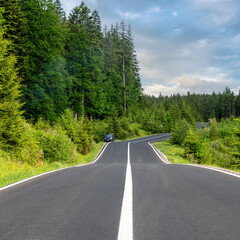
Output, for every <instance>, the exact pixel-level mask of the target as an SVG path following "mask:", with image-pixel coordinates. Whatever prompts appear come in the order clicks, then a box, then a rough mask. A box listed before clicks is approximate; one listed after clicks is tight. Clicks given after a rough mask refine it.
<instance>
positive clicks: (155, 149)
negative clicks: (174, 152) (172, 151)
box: [148, 142, 172, 164]
mask: <svg viewBox="0 0 240 240" xmlns="http://www.w3.org/2000/svg"><path fill="white" fill-rule="evenodd" d="M148 145H149V146H150V147H152V149H153V150H154V152H155V153H156V154H157V156H158V157H159V158H160V160H161V161H162V162H164V163H166V164H172V163H171V162H170V161H169V160H168V158H167V157H166V156H165V155H164V154H163V153H162V152H161V151H160V150H159V149H157V148H156V147H155V146H154V145H153V143H151V142H148Z"/></svg>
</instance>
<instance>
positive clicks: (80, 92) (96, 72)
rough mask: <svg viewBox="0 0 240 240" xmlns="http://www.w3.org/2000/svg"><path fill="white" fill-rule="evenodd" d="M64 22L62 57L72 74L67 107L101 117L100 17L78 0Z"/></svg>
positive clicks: (102, 96) (102, 102) (79, 112)
mask: <svg viewBox="0 0 240 240" xmlns="http://www.w3.org/2000/svg"><path fill="white" fill-rule="evenodd" d="M68 22H69V36H68V43H69V44H67V45H66V56H67V64H68V71H69V73H70V74H71V75H72V76H74V82H73V90H72V94H71V95H70V101H71V106H72V108H73V110H74V111H75V114H80V115H83V114H86V115H88V116H90V117H93V116H95V117H96V116H101V115H102V114H103V113H104V108H105V100H104V99H105V97H104V94H103V91H102V80H103V78H104V76H103V67H104V65H103V52H102V46H101V43H102V33H101V22H100V18H99V16H98V13H97V11H94V12H93V13H91V10H90V9H89V8H88V7H87V6H86V5H85V4H84V3H83V2H82V3H81V5H80V6H78V7H76V8H74V9H73V10H72V12H71V13H70V16H69V21H68Z"/></svg>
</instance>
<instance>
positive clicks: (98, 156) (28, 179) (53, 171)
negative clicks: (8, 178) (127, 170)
mask: <svg viewBox="0 0 240 240" xmlns="http://www.w3.org/2000/svg"><path fill="white" fill-rule="evenodd" d="M108 144H109V143H107V144H106V143H104V144H103V146H102V147H101V149H100V150H99V152H98V154H97V155H96V157H95V159H94V161H93V162H90V163H86V164H79V165H76V166H71V167H65V168H59V169H56V170H52V171H49V172H45V173H41V174H38V175H35V176H32V177H30V178H26V179H23V180H20V181H17V182H15V183H11V184H9V185H6V186H4V187H1V188H0V191H3V190H5V189H8V188H11V187H14V186H16V185H19V184H21V183H25V182H28V181H31V180H33V179H36V178H39V177H42V176H44V175H47V174H50V173H55V172H59V171H63V170H66V169H70V168H75V167H84V166H87V165H92V164H94V163H95V162H97V161H98V160H99V158H100V157H101V155H102V154H103V152H104V151H105V149H106V148H107V146H108Z"/></svg>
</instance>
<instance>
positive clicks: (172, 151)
mask: <svg viewBox="0 0 240 240" xmlns="http://www.w3.org/2000/svg"><path fill="white" fill-rule="evenodd" d="M154 146H155V147H156V148H157V149H158V150H160V151H161V152H162V153H163V154H164V155H165V156H166V157H167V158H168V160H169V161H170V162H171V163H175V164H179V163H184V164H189V163H191V162H190V161H189V160H188V159H186V158H185V157H184V156H183V154H184V149H183V148H182V147H180V146H178V145H172V144H171V143H170V140H167V141H161V142H156V143H154Z"/></svg>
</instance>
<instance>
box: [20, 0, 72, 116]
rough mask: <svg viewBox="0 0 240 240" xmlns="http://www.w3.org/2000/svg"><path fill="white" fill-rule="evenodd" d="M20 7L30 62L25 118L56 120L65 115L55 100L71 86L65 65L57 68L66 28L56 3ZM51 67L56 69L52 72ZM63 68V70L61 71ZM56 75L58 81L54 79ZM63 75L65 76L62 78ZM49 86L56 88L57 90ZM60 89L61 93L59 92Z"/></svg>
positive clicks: (35, 0)
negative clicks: (68, 85) (24, 23)
mask: <svg viewBox="0 0 240 240" xmlns="http://www.w3.org/2000/svg"><path fill="white" fill-rule="evenodd" d="M20 3H21V9H22V11H23V12H24V15H25V18H26V19H27V29H26V38H25V46H26V49H27V54H28V60H27V64H25V76H24V82H23V94H24V95H23V100H22V101H23V102H25V103H26V104H25V105H24V110H25V111H26V113H25V116H26V117H27V118H32V119H36V118H38V117H40V116H42V117H44V118H46V119H49V120H52V119H53V118H54V117H53V115H55V114H56V112H62V111H60V110H57V111H55V110H56V105H57V104H56V98H55V96H56V95H58V96H59V94H58V93H60V92H61V93H62V92H63V90H62V88H63V85H65V88H66V84H67V78H66V76H65V75H64V72H65V65H64V64H57V62H58V60H59V59H60V58H61V57H62V56H63V55H64V46H65V40H66V27H65V25H64V24H63V23H62V22H61V20H60V16H59V15H58V13H57V9H56V5H55V4H54V3H53V2H52V0H32V1H28V0H20ZM49 66H52V67H53V69H49ZM59 66H61V67H62V69H59ZM53 71H55V72H56V75H58V77H53V75H52V72H53ZM57 71H58V73H57ZM60 73H61V74H63V75H61V76H60V77H59V74H60ZM64 81H65V82H64ZM63 82H64V83H63ZM48 85H51V86H53V85H54V86H55V88H54V89H53V88H51V87H49V86H48ZM57 86H59V88H60V89H56V88H57ZM50 90H51V91H50ZM55 91H56V93H57V94H56V95H55ZM53 97H54V98H55V99H53ZM53 113H54V114H53ZM59 114H60V113H59Z"/></svg>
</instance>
